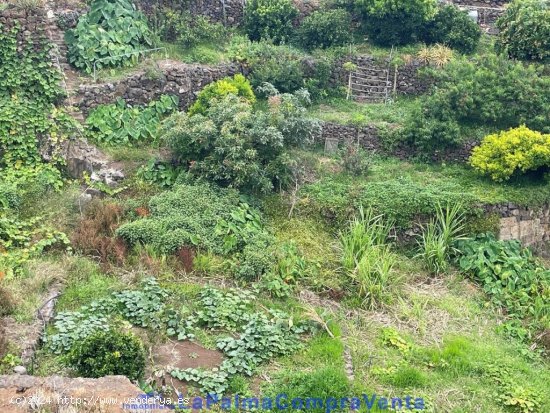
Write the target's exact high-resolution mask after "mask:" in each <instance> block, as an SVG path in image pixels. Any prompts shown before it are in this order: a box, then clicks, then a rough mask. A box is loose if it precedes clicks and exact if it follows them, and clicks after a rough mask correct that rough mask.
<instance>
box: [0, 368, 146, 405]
mask: <svg viewBox="0 0 550 413" xmlns="http://www.w3.org/2000/svg"><path fill="white" fill-rule="evenodd" d="M142 394H143V392H142V391H141V390H140V389H139V388H138V387H136V386H135V385H133V384H132V383H131V382H130V380H128V379H127V378H126V377H124V376H107V377H102V378H99V379H84V378H67V377H60V376H51V377H34V376H27V375H20V374H14V375H9V376H0V411H1V412H2V413H27V412H29V411H44V412H45V411H48V412H50V411H51V412H67V413H68V412H90V413H91V412H103V413H129V412H138V411H139V412H143V413H145V412H147V411H154V410H147V409H131V408H130V409H128V406H132V405H136V403H135V400H136V399H137V398H138V397H139V396H140V395H142ZM132 401H134V403H132ZM153 408H154V407H153Z"/></svg>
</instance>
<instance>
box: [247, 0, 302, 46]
mask: <svg viewBox="0 0 550 413" xmlns="http://www.w3.org/2000/svg"><path fill="white" fill-rule="evenodd" d="M296 17H298V9H297V8H296V6H294V3H293V2H292V1H291V0H249V1H247V2H246V6H245V8H244V28H245V31H246V33H247V34H248V37H249V38H250V40H260V39H271V40H272V41H273V42H275V43H281V42H284V41H286V40H288V39H289V38H290V34H291V33H292V29H293V27H292V22H293V20H294V19H295V18H296Z"/></svg>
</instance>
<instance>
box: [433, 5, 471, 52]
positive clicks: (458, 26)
mask: <svg viewBox="0 0 550 413" xmlns="http://www.w3.org/2000/svg"><path fill="white" fill-rule="evenodd" d="M480 37H481V29H480V28H479V26H478V24H477V23H476V22H474V21H473V20H472V19H471V18H470V17H469V16H468V13H467V12H466V11H463V10H460V9H459V8H458V7H456V6H453V5H446V6H443V7H441V8H440V9H439V10H438V12H437V14H436V15H435V17H434V18H433V19H432V20H430V21H429V22H428V23H427V24H426V27H425V28H424V31H423V35H422V40H424V41H425V42H426V43H428V44H435V43H439V44H444V45H447V46H449V47H450V48H451V49H454V50H458V51H459V52H461V53H467V54H469V53H473V52H474V51H475V49H476V47H477V44H478V42H479V38H480Z"/></svg>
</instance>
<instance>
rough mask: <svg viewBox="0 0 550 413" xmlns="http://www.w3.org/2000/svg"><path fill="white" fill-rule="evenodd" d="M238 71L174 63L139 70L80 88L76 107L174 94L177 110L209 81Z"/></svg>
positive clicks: (235, 67)
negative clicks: (114, 79)
mask: <svg viewBox="0 0 550 413" xmlns="http://www.w3.org/2000/svg"><path fill="white" fill-rule="evenodd" d="M239 72H240V67H239V66H238V65H233V64H227V65H219V66H202V65H187V64H183V63H177V62H167V63H162V64H160V66H159V67H158V69H157V70H155V71H154V73H153V72H151V71H142V72H139V73H136V74H134V75H132V76H130V77H128V78H125V79H121V80H118V81H116V82H112V83H102V84H90V85H81V86H80V89H79V93H78V96H79V98H78V101H77V102H76V105H77V106H78V107H79V108H80V109H81V110H82V112H84V113H86V114H87V113H88V112H89V111H90V110H91V109H92V108H94V107H96V106H98V105H101V104H108V103H112V102H114V101H116V99H117V98H122V99H124V100H126V102H128V103H129V104H132V105H136V104H147V103H149V102H150V101H152V100H155V99H158V98H159V97H160V96H161V95H163V94H169V95H176V96H178V97H179V100H180V107H181V109H187V108H188V107H189V105H190V104H191V103H192V102H194V100H195V98H196V95H197V94H198V93H199V92H200V91H201V90H202V88H203V87H204V86H206V85H208V84H209V83H211V82H214V81H216V80H218V79H221V78H223V77H226V76H232V75H234V74H235V73H239Z"/></svg>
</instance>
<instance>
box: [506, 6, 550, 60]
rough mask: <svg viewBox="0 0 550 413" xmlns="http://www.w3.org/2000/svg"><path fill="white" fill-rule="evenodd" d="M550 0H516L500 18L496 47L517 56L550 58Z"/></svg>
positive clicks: (523, 58)
mask: <svg viewBox="0 0 550 413" xmlns="http://www.w3.org/2000/svg"><path fill="white" fill-rule="evenodd" d="M549 22H550V2H549V1H548V0H521V1H520V0H515V1H513V2H512V3H511V4H510V5H508V7H507V8H506V12H505V13H504V15H503V16H502V17H501V18H500V19H498V21H497V27H498V29H499V34H498V38H497V43H496V47H497V50H498V51H499V52H500V53H504V54H506V55H508V56H509V57H511V58H514V59H522V60H542V61H546V60H547V59H548V58H549V57H550V23H549Z"/></svg>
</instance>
